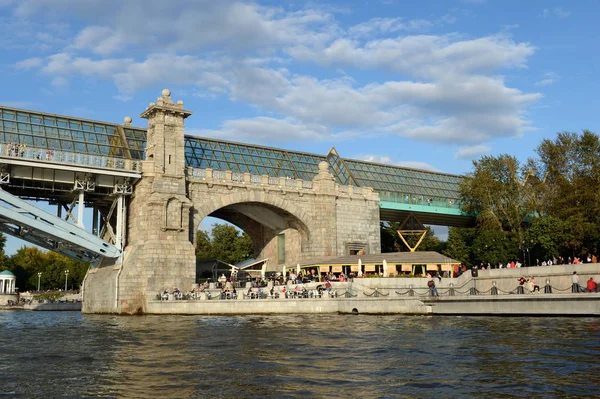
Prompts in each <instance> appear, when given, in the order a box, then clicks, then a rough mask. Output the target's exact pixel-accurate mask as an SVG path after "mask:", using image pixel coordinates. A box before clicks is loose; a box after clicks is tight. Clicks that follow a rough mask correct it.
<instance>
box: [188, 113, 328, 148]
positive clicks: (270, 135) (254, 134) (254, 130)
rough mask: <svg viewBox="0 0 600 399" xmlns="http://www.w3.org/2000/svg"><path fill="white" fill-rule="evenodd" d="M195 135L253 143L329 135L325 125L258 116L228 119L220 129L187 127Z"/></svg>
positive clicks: (316, 138)
mask: <svg viewBox="0 0 600 399" xmlns="http://www.w3.org/2000/svg"><path fill="white" fill-rule="evenodd" d="M186 133H188V134H191V135H194V136H202V137H214V138H218V139H224V140H235V141H244V142H252V143H260V142H269V143H282V142H289V141H300V140H321V139H323V138H325V137H326V136H327V134H328V133H329V132H328V129H327V127H325V126H319V125H311V126H309V125H305V124H302V123H299V122H297V121H295V120H294V119H292V118H285V119H276V118H270V117H257V118H252V119H237V120H229V121H226V122H225V123H224V124H223V125H222V126H221V129H219V130H209V129H187V130H186Z"/></svg>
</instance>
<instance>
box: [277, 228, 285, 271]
mask: <svg viewBox="0 0 600 399" xmlns="http://www.w3.org/2000/svg"><path fill="white" fill-rule="evenodd" d="M277 263H279V264H282V263H285V234H279V235H278V236H277Z"/></svg>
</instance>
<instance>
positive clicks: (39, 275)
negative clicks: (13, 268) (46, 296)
mask: <svg viewBox="0 0 600 399" xmlns="http://www.w3.org/2000/svg"><path fill="white" fill-rule="evenodd" d="M41 280H42V272H38V292H39V290H40V281H41Z"/></svg>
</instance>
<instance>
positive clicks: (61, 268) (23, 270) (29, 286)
mask: <svg viewBox="0 0 600 399" xmlns="http://www.w3.org/2000/svg"><path fill="white" fill-rule="evenodd" d="M7 265H8V267H9V269H10V270H11V271H12V272H13V273H14V275H15V277H16V278H17V282H16V285H17V287H19V290H20V291H27V290H35V289H37V283H38V273H42V275H41V288H43V289H62V288H64V286H65V270H68V271H69V280H68V281H69V284H68V285H69V287H70V288H75V289H79V287H80V285H81V283H82V282H83V278H84V277H85V274H86V272H87V270H88V268H89V265H88V264H87V263H83V262H78V261H76V260H73V259H70V258H67V257H66V256H64V255H61V254H58V253H56V252H52V251H48V252H44V251H41V250H39V249H37V248H34V247H22V248H20V249H19V250H18V251H17V252H16V253H15V254H14V255H13V256H11V257H9V259H8V261H7Z"/></svg>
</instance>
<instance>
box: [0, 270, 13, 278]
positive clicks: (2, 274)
mask: <svg viewBox="0 0 600 399" xmlns="http://www.w3.org/2000/svg"><path fill="white" fill-rule="evenodd" d="M0 276H8V277H15V275H14V274H13V273H12V272H11V271H10V270H5V271H3V272H0Z"/></svg>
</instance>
